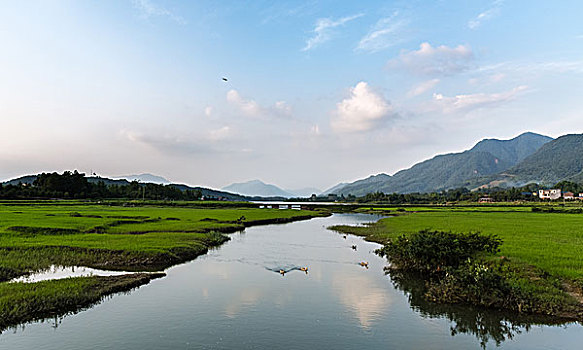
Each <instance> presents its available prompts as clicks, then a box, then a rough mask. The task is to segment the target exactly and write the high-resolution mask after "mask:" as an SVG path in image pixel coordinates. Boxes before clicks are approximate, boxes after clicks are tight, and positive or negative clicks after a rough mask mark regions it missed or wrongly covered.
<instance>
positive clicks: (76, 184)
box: [0, 170, 202, 200]
mask: <svg viewBox="0 0 583 350" xmlns="http://www.w3.org/2000/svg"><path fill="white" fill-rule="evenodd" d="M201 196H202V193H201V192H200V191H198V190H185V191H182V190H180V189H178V188H176V187H174V186H172V185H157V184H152V183H139V182H137V181H132V182H130V183H128V184H125V185H120V184H106V183H105V182H104V181H97V182H89V181H88V180H87V177H85V174H83V173H79V172H77V171H76V170H75V171H74V172H70V171H65V172H64V173H63V174H58V173H56V172H55V173H42V174H40V175H38V176H37V178H36V180H35V181H34V182H33V183H32V184H19V185H2V184H0V198H2V199H33V198H42V199H45V198H66V199H102V198H126V199H154V200H198V199H200V198H201Z"/></svg>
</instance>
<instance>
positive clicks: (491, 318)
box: [0, 214, 583, 349]
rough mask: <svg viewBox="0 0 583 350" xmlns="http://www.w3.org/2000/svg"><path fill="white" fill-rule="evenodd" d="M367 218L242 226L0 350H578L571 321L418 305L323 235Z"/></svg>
mask: <svg viewBox="0 0 583 350" xmlns="http://www.w3.org/2000/svg"><path fill="white" fill-rule="evenodd" d="M376 219H378V217H374V216H370V215H358V214H346V215H334V216H332V217H328V218H318V219H313V220H310V221H303V222H296V223H291V224H285V225H270V226H261V227H253V228H248V229H246V230H245V231H244V232H242V233H238V234H233V235H231V238H232V240H231V241H230V242H228V243H226V244H225V245H223V246H221V247H220V248H218V249H215V250H212V251H211V252H210V253H209V254H208V255H205V256H203V257H199V258H198V259H196V260H195V261H192V262H190V263H187V264H183V265H180V266H176V267H174V268H171V269H169V270H168V271H167V272H168V276H167V277H165V278H162V279H158V280H155V281H152V282H151V283H150V284H148V285H146V286H142V287H141V288H139V289H137V290H135V291H133V292H131V293H128V294H118V295H115V296H113V297H111V298H108V299H107V300H105V301H104V302H103V303H101V304H99V305H97V306H95V307H93V308H91V309H90V310H87V311H83V312H80V313H78V314H76V315H72V316H67V317H65V318H63V319H61V320H48V321H45V322H36V323H32V324H27V325H25V326H24V327H19V328H18V329H16V330H14V329H13V330H8V331H5V332H4V333H3V334H2V335H0V349H475V348H477V349H479V348H480V347H481V346H482V345H484V346H485V347H486V348H497V347H498V346H499V347H500V348H504V349H581V348H582V346H583V345H582V344H583V327H581V326H580V325H579V324H573V323H572V324H567V325H561V326H544V325H540V323H541V322H543V321H541V320H538V319H520V318H516V317H512V316H505V315H503V314H498V313H492V312H483V311H480V310H472V309H468V308H460V307H458V308H451V307H444V306H431V305H426V304H424V303H423V301H422V298H421V297H420V296H419V295H417V294H416V293H415V291H416V290H418V289H419V288H418V287H419V281H418V280H415V278H402V279H400V280H398V281H392V280H391V279H390V278H389V277H388V276H386V275H385V274H384V273H383V267H384V266H385V265H386V262H385V260H384V259H382V258H379V257H377V256H375V255H374V253H373V251H374V249H376V248H377V247H378V245H376V244H374V243H369V242H365V241H363V240H362V239H361V238H359V237H354V236H348V238H347V239H344V238H343V237H342V235H339V234H337V233H335V232H332V231H329V230H327V229H326V227H327V226H330V225H335V224H358V223H362V222H366V221H373V220H376ZM353 244H354V245H356V246H357V250H356V251H354V250H353V249H351V246H352V245H353ZM360 261H368V263H369V268H368V269H366V268H364V267H361V266H360V265H359V262H360ZM301 266H308V267H309V272H308V273H307V274H306V273H304V272H302V271H299V270H298V268H299V267H301ZM280 269H283V270H286V271H288V272H287V273H286V274H285V275H281V274H280V273H279V270H280ZM481 344H482V345H481Z"/></svg>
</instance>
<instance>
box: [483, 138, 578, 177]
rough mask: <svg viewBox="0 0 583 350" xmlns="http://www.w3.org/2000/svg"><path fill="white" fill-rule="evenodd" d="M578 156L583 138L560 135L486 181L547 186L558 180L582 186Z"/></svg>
mask: <svg viewBox="0 0 583 350" xmlns="http://www.w3.org/2000/svg"><path fill="white" fill-rule="evenodd" d="M582 155H583V134H571V135H564V136H561V137H559V138H557V139H556V140H553V141H551V142H549V143H546V144H545V145H543V146H542V147H541V148H540V149H539V150H537V151H536V152H534V153H533V154H532V155H530V156H528V157H526V158H525V159H524V160H523V161H522V162H520V163H518V164H517V165H515V166H513V167H511V168H510V169H508V170H506V171H504V172H503V173H501V174H499V175H497V176H495V177H493V178H491V179H489V180H491V182H490V183H492V182H493V183H495V184H498V185H507V186H519V185H523V184H526V183H531V182H536V183H540V184H543V185H547V186H551V185H554V184H555V183H557V182H559V181H562V180H569V181H574V182H583V156H582Z"/></svg>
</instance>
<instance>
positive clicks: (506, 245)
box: [343, 207, 583, 281]
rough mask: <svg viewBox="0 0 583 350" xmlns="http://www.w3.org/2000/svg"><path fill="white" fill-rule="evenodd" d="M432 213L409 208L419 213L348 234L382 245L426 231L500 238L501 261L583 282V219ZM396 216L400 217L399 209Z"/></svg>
mask: <svg viewBox="0 0 583 350" xmlns="http://www.w3.org/2000/svg"><path fill="white" fill-rule="evenodd" d="M382 209H384V210H387V209H386V208H382ZM415 209H419V210H422V211H420V212H414V211H415ZM427 209H428V208H406V210H407V211H413V212H409V213H404V214H403V213H402V212H401V213H399V214H400V215H397V216H392V217H389V218H385V219H382V220H380V221H379V222H378V223H376V224H374V225H372V226H370V227H361V228H348V227H345V228H344V229H343V231H344V232H350V233H354V234H359V235H364V236H367V237H368V238H369V239H370V240H373V241H377V242H381V243H382V242H386V241H387V240H389V239H391V238H395V237H397V236H399V235H401V234H408V233H412V232H417V231H420V230H423V229H430V230H441V231H451V232H482V233H486V234H495V235H497V236H499V237H500V238H502V240H503V244H502V246H501V251H500V253H499V255H502V256H506V257H509V258H511V259H514V260H518V261H520V262H522V263H526V264H530V265H533V266H535V267H539V268H541V269H543V270H544V271H547V272H549V273H551V274H553V275H555V276H559V277H564V278H568V279H572V280H578V281H583V215H582V214H562V213H534V212H532V211H531V208H530V207H514V208H513V207H499V208H495V207H494V208H493V207H459V208H456V207H453V208H448V207H441V208H440V207H434V208H431V209H430V210H427ZM492 209H495V210H492ZM390 212H391V213H392V214H395V213H398V212H397V211H396V209H395V208H393V209H392V210H390Z"/></svg>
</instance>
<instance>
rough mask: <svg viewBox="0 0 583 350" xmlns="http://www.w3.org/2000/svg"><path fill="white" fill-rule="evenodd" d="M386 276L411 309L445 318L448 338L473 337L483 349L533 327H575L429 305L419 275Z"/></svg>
mask: <svg viewBox="0 0 583 350" xmlns="http://www.w3.org/2000/svg"><path fill="white" fill-rule="evenodd" d="M389 275H390V277H391V281H392V282H393V285H394V286H395V287H396V288H397V289H399V290H401V291H403V292H404V293H405V294H406V295H407V297H408V300H409V303H410V306H411V308H412V309H414V310H416V311H417V312H419V313H420V314H421V315H422V316H423V317H427V318H444V317H445V318H446V319H448V320H449V321H450V322H451V325H450V331H451V335H452V336H456V335H458V334H470V335H473V336H475V337H476V338H477V340H478V341H479V343H480V346H481V347H482V348H483V349H485V348H486V346H487V344H488V342H493V343H494V344H495V345H496V346H497V347H498V346H500V345H501V344H502V343H503V342H504V341H507V340H512V339H514V338H515V337H516V336H517V335H519V334H522V333H523V332H524V333H528V332H529V331H530V330H531V328H532V327H533V326H540V325H567V324H575V323H573V322H568V321H561V320H557V319H556V318H551V317H546V316H539V315H524V314H517V313H513V312H502V311H497V310H486V309H483V308H477V307H472V306H468V305H447V304H436V303H430V302H428V301H426V300H425V298H424V294H425V292H426V288H425V282H424V280H423V278H422V277H421V276H419V275H417V274H415V273H410V272H403V271H393V270H391V272H390V273H389Z"/></svg>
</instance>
